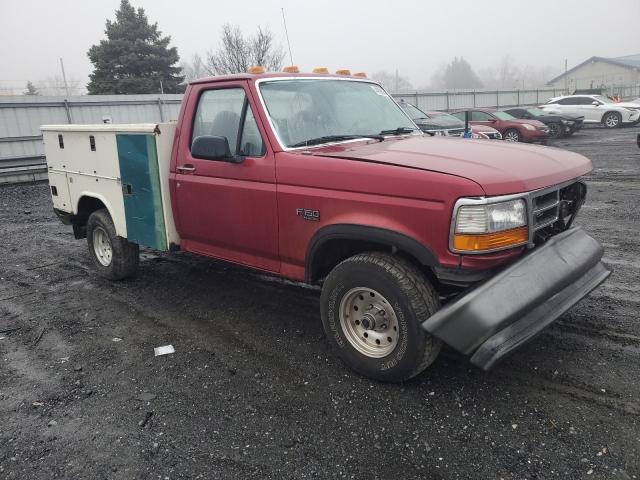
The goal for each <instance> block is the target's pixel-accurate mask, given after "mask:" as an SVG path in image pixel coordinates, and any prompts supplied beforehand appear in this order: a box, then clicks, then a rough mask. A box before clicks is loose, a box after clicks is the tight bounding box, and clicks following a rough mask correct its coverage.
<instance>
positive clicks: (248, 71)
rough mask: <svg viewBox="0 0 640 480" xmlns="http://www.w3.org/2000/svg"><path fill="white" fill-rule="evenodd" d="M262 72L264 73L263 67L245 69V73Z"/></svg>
mask: <svg viewBox="0 0 640 480" xmlns="http://www.w3.org/2000/svg"><path fill="white" fill-rule="evenodd" d="M264 72H265V70H264V67H261V66H259V65H256V66H255V67H249V68H248V69H247V73H254V74H260V73H264Z"/></svg>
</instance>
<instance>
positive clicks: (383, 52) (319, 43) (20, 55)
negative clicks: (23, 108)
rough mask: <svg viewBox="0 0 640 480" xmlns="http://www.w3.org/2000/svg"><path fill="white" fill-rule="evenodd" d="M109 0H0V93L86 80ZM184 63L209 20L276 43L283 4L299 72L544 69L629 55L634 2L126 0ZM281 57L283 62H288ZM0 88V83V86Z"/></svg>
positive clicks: (110, 10) (207, 41) (204, 38)
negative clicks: (458, 64)
mask: <svg viewBox="0 0 640 480" xmlns="http://www.w3.org/2000/svg"><path fill="white" fill-rule="evenodd" d="M119 3H120V2H119V0H0V88H3V89H5V90H4V91H5V93H7V88H11V87H14V88H24V85H25V84H26V82H27V80H32V81H34V82H37V81H40V80H43V79H46V78H48V77H53V76H56V75H60V66H59V60H58V59H59V58H60V57H63V59H64V63H65V67H66V70H67V76H68V77H71V78H74V79H76V80H79V81H80V82H81V83H82V84H86V82H87V76H88V74H89V73H90V72H91V70H92V66H91V64H90V62H89V60H88V58H87V50H88V49H89V47H90V46H91V45H93V44H95V43H98V42H99V41H100V39H102V38H104V27H105V20H106V19H107V18H111V19H113V18H114V12H115V10H116V9H117V8H118V6H119ZM131 3H132V4H133V6H134V7H136V8H137V7H143V8H144V9H145V11H146V13H147V16H148V17H149V19H150V21H152V22H158V25H159V28H160V30H161V31H162V32H163V33H164V34H166V35H170V36H171V37H172V45H175V46H177V47H178V52H179V54H180V56H181V57H182V58H184V59H189V58H191V56H192V55H193V54H194V53H196V52H198V53H201V54H203V56H204V54H205V53H206V51H207V50H210V49H212V48H214V47H215V46H216V44H217V41H218V38H219V35H220V30H221V26H222V25H223V24H224V23H225V22H228V23H231V24H236V25H239V26H240V27H241V29H242V30H243V31H245V32H247V33H250V32H251V33H252V32H253V31H254V30H255V28H256V27H257V26H258V25H262V26H268V27H269V28H270V29H271V30H272V32H273V33H275V34H276V37H277V38H278V40H279V41H280V42H281V44H282V46H283V47H284V48H285V50H286V41H285V36H284V29H283V26H282V16H281V11H280V9H281V8H282V7H283V8H284V9H285V14H286V18H287V25H288V29H289V37H290V39H291V46H292V50H293V60H294V63H295V64H296V65H299V66H300V67H301V68H302V69H303V70H311V68H313V67H316V66H327V67H329V68H330V69H331V70H334V69H337V68H351V69H352V70H357V71H366V72H374V71H379V70H387V71H391V72H393V71H395V70H396V69H398V71H399V73H400V75H403V76H405V77H408V79H409V80H410V81H411V82H412V84H413V85H415V86H416V87H423V86H427V85H429V82H430V79H431V77H432V75H433V73H434V71H435V70H436V69H438V67H440V66H442V65H443V64H445V63H447V62H449V61H450V60H451V59H452V58H453V57H454V56H463V57H464V58H465V59H466V60H468V61H469V62H470V63H471V65H472V66H473V68H474V69H475V70H476V71H478V70H480V69H481V68H483V67H488V66H496V65H497V64H498V63H499V61H500V58H501V57H503V56H504V55H507V54H508V55H510V56H511V57H512V58H513V61H514V62H515V63H516V64H517V65H519V66H526V65H530V66H537V67H543V66H552V67H554V68H555V71H554V73H560V72H561V71H562V70H563V68H564V59H565V58H567V59H568V61H569V67H571V66H572V65H575V64H577V63H579V62H581V61H583V60H585V59H587V58H588V57H590V56H592V55H599V56H622V55H630V54H636V53H640V34H639V32H638V28H639V27H638V20H639V19H640V1H639V0H609V1H607V2H606V3H603V2H601V1H598V0H538V1H537V2H535V1H526V2H525V1H522V0H492V1H491V2H486V1H480V0H457V1H455V2H452V1H445V0H442V1H431V0H422V1H413V0H406V1H403V2H377V1H373V0H369V1H348V0H316V1H309V0H307V1H293V0H278V1H271V0H243V1H220V0H218V1H216V0H208V1H196V0H180V1H176V0H172V1H165V0H131ZM288 63H289V61H288V56H287V60H286V61H285V64H288ZM0 93H2V90H0Z"/></svg>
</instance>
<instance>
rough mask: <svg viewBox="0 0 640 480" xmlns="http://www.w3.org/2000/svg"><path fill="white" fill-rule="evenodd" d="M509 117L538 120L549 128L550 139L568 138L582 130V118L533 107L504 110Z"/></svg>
mask: <svg viewBox="0 0 640 480" xmlns="http://www.w3.org/2000/svg"><path fill="white" fill-rule="evenodd" d="M504 111H505V112H507V113H508V114H509V115H512V116H514V117H516V118H520V119H524V120H538V121H540V122H542V123H544V124H545V125H546V126H547V127H549V136H550V137H551V138H558V137H568V136H570V135H573V134H574V133H575V132H577V131H578V130H580V129H581V128H582V123H583V121H584V117H578V116H572V115H558V114H553V113H548V112H545V111H544V110H541V109H539V108H533V107H531V108H530V107H515V108H508V109H506V110H504Z"/></svg>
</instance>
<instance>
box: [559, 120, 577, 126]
mask: <svg viewBox="0 0 640 480" xmlns="http://www.w3.org/2000/svg"><path fill="white" fill-rule="evenodd" d="M560 121H561V122H562V124H563V125H573V123H574V122H573V121H572V120H560Z"/></svg>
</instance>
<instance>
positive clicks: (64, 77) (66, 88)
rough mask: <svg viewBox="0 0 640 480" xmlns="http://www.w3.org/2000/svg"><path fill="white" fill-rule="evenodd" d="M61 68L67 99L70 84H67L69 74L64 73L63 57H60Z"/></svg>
mask: <svg viewBox="0 0 640 480" xmlns="http://www.w3.org/2000/svg"><path fill="white" fill-rule="evenodd" d="M60 68H61V69H62V81H63V82H64V90H65V91H66V92H67V99H68V98H69V85H67V76H66V75H65V73H64V63H63V62H62V57H60Z"/></svg>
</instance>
